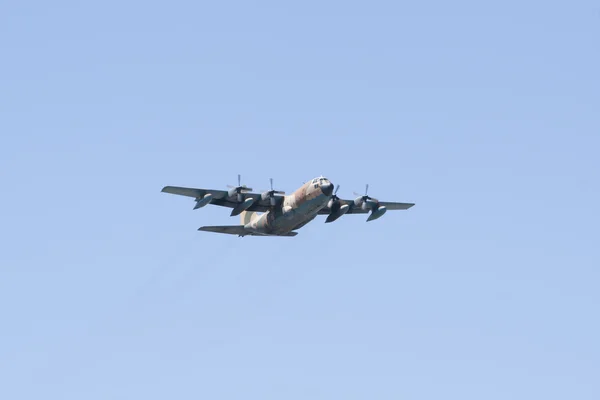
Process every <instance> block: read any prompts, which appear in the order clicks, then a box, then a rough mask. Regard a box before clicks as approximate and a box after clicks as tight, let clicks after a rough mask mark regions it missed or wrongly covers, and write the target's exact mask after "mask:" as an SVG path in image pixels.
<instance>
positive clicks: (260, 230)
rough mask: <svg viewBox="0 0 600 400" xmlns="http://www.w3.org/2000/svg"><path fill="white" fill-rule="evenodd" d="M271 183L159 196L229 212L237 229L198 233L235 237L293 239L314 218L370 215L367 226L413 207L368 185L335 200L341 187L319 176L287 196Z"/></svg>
mask: <svg viewBox="0 0 600 400" xmlns="http://www.w3.org/2000/svg"><path fill="white" fill-rule="evenodd" d="M270 181H271V190H265V191H263V192H262V193H252V190H253V189H252V188H249V187H247V186H246V185H242V184H241V176H240V175H238V185H237V186H231V185H227V187H229V188H230V189H229V190H213V189H196V188H187V187H179V186H165V187H163V189H162V192H164V193H171V194H176V195H181V196H188V197H192V198H194V200H195V202H196V204H195V205H194V210H197V209H199V208H201V207H205V206H206V205H208V204H214V205H217V206H222V207H229V208H232V209H233V210H232V211H231V216H236V215H240V225H221V226H202V227H200V228H198V230H199V231H206V232H215V233H224V234H230V235H238V237H244V236H284V237H285V236H287V237H290V236H296V235H297V234H298V232H296V231H297V230H298V229H300V228H302V227H303V226H304V225H306V224H308V223H309V222H311V221H312V220H313V219H315V218H316V217H317V215H327V218H326V219H325V223H330V222H333V221H335V220H337V219H338V218H340V217H341V216H342V215H345V214H367V213H370V215H369V217H368V218H367V222H369V221H373V220H376V219H377V218H380V217H381V216H382V215H383V214H385V213H386V211H387V210H407V209H409V208H411V207H412V206H414V205H415V204H414V203H396V202H385V201H379V200H377V199H375V198H373V197H370V196H369V195H368V194H367V193H368V190H369V185H368V184H367V185H366V189H365V194H364V195H359V194H358V193H355V195H357V196H358V197H356V198H355V199H352V200H344V199H341V198H339V197H338V196H337V191H338V189H339V188H340V186H339V185H338V186H337V188H336V189H335V191H334V190H333V183H331V181H330V180H329V179H327V178H326V177H324V176H322V175H321V176H319V177H316V178H314V179H312V180H310V181H308V182H305V183H304V184H303V185H302V186H300V187H299V188H298V189H297V190H296V191H295V192H293V193H292V194H290V195H286V194H285V192H283V191H280V190H273V178H271V179H270ZM261 213H262V214H261Z"/></svg>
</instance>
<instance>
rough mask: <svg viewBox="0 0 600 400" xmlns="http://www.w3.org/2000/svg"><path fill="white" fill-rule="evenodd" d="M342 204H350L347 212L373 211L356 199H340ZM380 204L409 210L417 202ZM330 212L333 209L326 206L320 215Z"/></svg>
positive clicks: (365, 212) (384, 202)
mask: <svg viewBox="0 0 600 400" xmlns="http://www.w3.org/2000/svg"><path fill="white" fill-rule="evenodd" d="M340 204H341V205H344V204H347V205H348V206H349V208H348V211H347V212H346V214H368V213H370V212H371V210H369V209H368V208H367V209H366V210H363V209H362V208H361V207H360V206H357V205H356V204H354V200H344V199H340ZM378 204H379V205H380V206H385V208H387V209H388V210H408V209H409V208H411V207H412V206H414V205H415V203H397V202H393V201H380V202H379V203H378ZM330 213H331V210H330V209H329V207H324V208H322V209H321V210H320V211H319V215H328V214H330Z"/></svg>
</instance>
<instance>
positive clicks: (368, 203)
mask: <svg viewBox="0 0 600 400" xmlns="http://www.w3.org/2000/svg"><path fill="white" fill-rule="evenodd" d="M368 191H369V185H368V184H367V186H366V188H365V194H364V195H362V196H360V195H359V197H357V198H356V199H354V204H355V205H356V206H359V207H360V208H362V209H363V210H371V215H369V217H368V218H367V222H369V221H373V220H376V219H377V218H380V217H381V216H382V215H383V214H385V212H386V211H387V208H385V207H384V206H380V205H379V200H377V199H375V198H373V197H370V196H369V195H368V194H367V193H368ZM355 194H356V195H358V193H355Z"/></svg>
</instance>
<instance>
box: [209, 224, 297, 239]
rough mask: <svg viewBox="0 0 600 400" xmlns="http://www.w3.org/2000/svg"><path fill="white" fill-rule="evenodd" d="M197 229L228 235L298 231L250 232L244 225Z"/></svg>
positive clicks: (293, 234) (290, 233)
mask: <svg viewBox="0 0 600 400" xmlns="http://www.w3.org/2000/svg"><path fill="white" fill-rule="evenodd" d="M198 230H199V231H205V232H215V233H226V234H228V235H238V236H296V235H297V234H298V232H288V233H283V234H280V235H276V234H268V233H259V232H252V231H249V230H246V229H245V228H244V225H220V226H201V227H200V228H198Z"/></svg>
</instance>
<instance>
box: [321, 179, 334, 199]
mask: <svg viewBox="0 0 600 400" xmlns="http://www.w3.org/2000/svg"><path fill="white" fill-rule="evenodd" d="M321 192H323V194H324V195H325V196H331V194H332V193H333V183H331V182H327V183H323V184H322V185H321Z"/></svg>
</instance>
